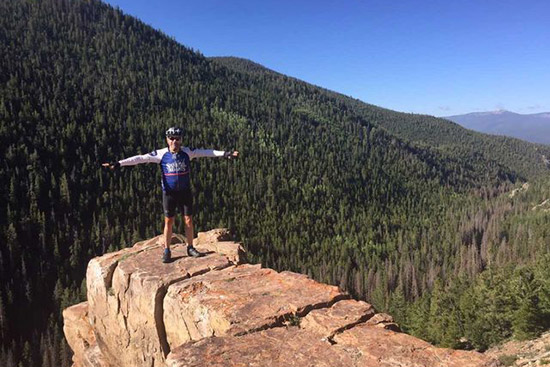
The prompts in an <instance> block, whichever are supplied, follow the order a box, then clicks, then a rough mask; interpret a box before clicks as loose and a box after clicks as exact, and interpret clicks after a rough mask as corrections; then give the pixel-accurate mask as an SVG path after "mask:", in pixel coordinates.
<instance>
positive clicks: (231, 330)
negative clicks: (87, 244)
mask: <svg viewBox="0 0 550 367" xmlns="http://www.w3.org/2000/svg"><path fill="white" fill-rule="evenodd" d="M228 239H229V237H228V233H227V231H225V230H213V231H210V232H206V233H199V235H198V238H197V239H196V240H195V247H197V249H198V250H199V251H201V252H202V253H204V256H203V257H200V258H190V257H188V256H187V255H186V251H185V250H186V247H185V246H184V245H183V244H182V243H181V238H180V237H179V236H174V237H173V239H172V257H173V261H172V262H171V263H169V264H163V263H161V260H160V258H161V254H162V246H161V245H159V238H158V237H157V238H153V239H151V240H148V241H143V242H140V243H137V244H136V245H134V246H133V247H131V248H127V249H124V250H121V251H118V252H115V253H110V254H106V255H103V256H101V257H97V258H95V259H92V260H91V261H90V263H89V264H88V271H87V274H86V278H87V279H86V281H87V287H88V289H87V291H88V301H87V302H84V303H81V304H78V305H75V306H72V307H69V308H68V309H66V310H65V311H64V313H63V316H64V320H65V325H64V332H65V335H66V338H67V341H68V342H69V345H70V346H71V348H72V349H73V351H74V357H73V361H74V364H73V367H142V366H143V367H151V366H153V367H176V366H177V367H184V366H251V365H253V366H296V367H300V366H327V367H328V366H330V367H338V366H346V367H347V366H403V367H404V366H423V367H427V366H434V367H436V366H437V367H443V366H449V367H451V366H452V367H455V366H456V367H468V366H480V367H481V366H486V367H489V366H496V365H497V363H496V362H495V361H494V360H491V359H489V358H488V357H485V356H483V355H481V354H479V353H475V352H464V351H454V350H449V349H442V348H435V347H433V346H431V345H430V344H428V343H426V342H424V341H421V340H419V339H416V338H414V337H411V336H409V335H407V334H404V333H401V332H399V327H398V326H397V325H396V324H395V323H394V322H393V320H392V319H391V317H390V316H389V315H385V314H377V313H376V312H375V310H374V308H373V307H372V306H371V305H369V304H368V303H365V302H360V301H354V300H352V299H350V297H349V296H348V295H347V294H346V293H344V292H341V291H340V290H339V289H338V288H337V287H334V286H329V285H326V284H321V283H318V282H315V281H313V280H311V279H309V278H307V277H306V276H304V275H300V274H296V273H291V272H281V273H278V272H276V271H274V270H272V269H265V268H262V267H261V266H260V265H249V264H246V263H245V258H244V251H243V249H242V247H241V246H240V245H239V244H238V243H235V242H232V241H228Z"/></svg>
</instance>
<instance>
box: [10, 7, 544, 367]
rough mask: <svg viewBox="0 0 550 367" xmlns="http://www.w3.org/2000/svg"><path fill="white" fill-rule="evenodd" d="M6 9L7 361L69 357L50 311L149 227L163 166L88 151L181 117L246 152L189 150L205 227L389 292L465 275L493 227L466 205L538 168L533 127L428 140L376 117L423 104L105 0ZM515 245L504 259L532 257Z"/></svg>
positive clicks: (196, 139) (154, 137)
mask: <svg viewBox="0 0 550 367" xmlns="http://www.w3.org/2000/svg"><path fill="white" fill-rule="evenodd" d="M0 12H1V14H2V17H0V35H1V37H2V40H3V52H2V53H1V54H0V57H1V59H0V63H1V66H2V68H1V71H0V155H1V156H2V157H3V158H4V159H3V161H2V164H1V165H0V179H1V182H2V186H1V187H0V243H1V247H0V280H1V281H0V364H2V365H5V366H8V367H11V366H15V365H17V363H18V362H21V363H22V364H23V365H24V366H58V365H61V366H64V365H67V363H68V359H67V350H66V344H65V343H64V341H62V338H61V337H60V335H61V334H60V324H59V321H60V311H61V310H62V309H63V308H64V307H66V306H67V305H69V304H73V303H75V302H77V301H78V300H80V299H81V298H82V289H83V287H82V282H83V280H84V271H85V267H86V264H87V262H88V261H89V260H90V258H92V257H93V256H95V255H98V254H102V253H105V252H106V251H108V250H115V249H117V248H120V247H123V246H126V245H129V244H132V243H134V242H136V241H137V240H139V239H143V238H149V237H152V236H153V235H155V234H158V233H160V232H161V230H162V220H163V219H162V218H163V217H162V210H161V204H160V202H161V200H160V184H159V181H160V176H159V172H158V167H155V166H153V165H148V166H139V167H133V168H123V169H122V170H120V171H118V172H116V173H111V172H107V171H102V170H101V169H100V164H101V163H102V162H104V161H108V160H111V159H121V158H123V157H127V156H130V155H134V154H138V153H146V152H148V151H151V150H152V149H153V148H159V147H162V146H163V145H164V142H163V139H164V138H163V132H164V131H165V129H166V128H167V127H168V126H171V125H183V127H184V129H185V131H186V135H185V137H184V144H186V145H189V146H192V147H213V148H218V149H227V150H228V149H233V148H235V149H238V150H239V151H240V152H241V157H242V158H240V159H239V160H238V161H236V162H227V161H221V160H201V161H198V162H194V163H193V167H192V169H193V179H192V181H193V183H194V187H195V203H196V207H197V208H198V210H197V214H196V216H195V221H196V224H197V230H204V229H210V228H215V227H220V226H228V227H230V228H231V229H232V230H233V231H235V233H236V235H237V237H238V238H239V239H240V240H242V241H243V242H244V245H245V246H246V247H247V249H248V251H249V253H250V255H251V257H252V259H251V260H252V261H259V262H262V263H264V265H267V266H270V267H275V268H276V269H278V270H282V269H290V270H295V271H300V272H302V273H306V274H309V275H311V276H312V277H314V278H315V279H317V280H320V281H323V282H330V283H332V284H337V285H340V286H342V287H343V288H344V289H346V290H348V291H349V292H351V293H352V294H353V295H355V296H357V297H361V298H367V299H369V300H370V301H371V302H374V303H375V305H376V306H377V307H378V308H379V309H381V310H382V309H387V308H391V307H393V306H392V305H395V304H397V301H395V302H394V301H393V300H394V299H395V298H396V297H395V296H394V295H395V294H400V295H401V297H402V301H403V304H406V305H410V304H411V303H412V302H414V301H415V300H416V301H417V300H420V299H422V300H426V299H429V297H430V294H431V289H433V287H434V285H435V284H436V281H437V280H438V281H439V282H441V284H443V285H445V284H447V283H448V281H449V279H451V278H455V275H456V274H466V277H467V279H468V280H470V281H471V280H473V279H474V278H475V277H476V276H477V274H478V273H479V272H481V271H482V270H484V269H485V268H486V267H487V266H489V265H490V264H489V258H490V256H488V253H487V252H486V250H487V249H488V248H491V249H494V251H496V253H498V248H499V246H500V242H498V243H491V245H490V246H489V245H487V246H485V245H484V246H481V244H482V238H483V236H482V234H480V233H483V231H484V230H485V229H484V228H485V227H483V225H486V223H485V222H480V223H481V224H480V226H478V225H477V222H475V225H474V223H473V222H472V221H473V218H472V217H471V215H472V213H476V211H477V210H478V209H477V208H478V207H479V206H480V205H482V204H483V205H489V204H487V203H490V202H491V201H490V198H491V197H495V196H496V195H497V194H498V193H499V192H502V191H503V190H506V189H508V188H510V187H511V185H512V184H513V183H514V182H516V181H517V180H519V179H520V178H524V177H529V178H531V177H535V176H540V175H542V174H544V173H545V168H544V167H543V166H541V165H540V164H539V163H538V162H539V160H540V157H539V156H537V155H536V154H533V155H530V154H527V153H525V152H526V151H529V149H535V148H534V146H533V145H527V146H523V145H521V146H520V147H519V148H518V147H516V146H515V145H510V146H509V148H506V146H504V147H502V148H501V149H504V151H505V152H506V154H507V155H506V156H504V155H503V156H502V157H501V158H497V157H494V156H489V155H488V154H489V153H488V152H487V151H486V149H487V146H486V145H487V144H489V143H491V144H497V143H496V142H497V141H499V140H495V141H494V143H493V141H492V140H490V139H492V138H491V137H485V136H484V139H488V140H482V141H478V140H475V139H474V140H472V141H473V142H474V143H472V144H470V145H471V146H470V145H468V147H469V148H468V149H470V150H462V151H458V152H455V150H454V148H453V149H450V148H449V149H446V148H445V149H444V148H442V147H445V146H447V144H448V143H446V142H445V141H441V142H439V141H438V140H437V139H436V138H435V137H432V139H434V143H433V144H428V143H427V140H422V139H424V138H422V139H420V138H419V139H413V138H412V137H411V136H409V135H407V134H405V133H401V132H400V131H397V132H392V131H391V129H389V128H388V124H387V122H388V121H392V118H393V117H392V116H394V115H397V116H399V118H403V119H404V121H405V122H407V121H408V122H410V123H409V124H408V126H415V123H414V121H416V120H417V119H423V118H424V117H419V116H414V115H411V116H408V115H403V114H397V113H394V112H391V111H387V110H384V109H380V108H378V107H374V106H370V105H366V104H363V103H361V102H359V101H356V100H353V99H350V98H347V97H344V96H341V95H339V94H337V93H334V92H330V91H327V90H325V89H322V88H318V87H315V86H312V85H309V84H307V83H304V82H301V81H299V80H296V79H294V78H289V77H286V76H284V75H281V74H277V73H273V72H264V71H263V68H261V67H259V66H254V67H252V66H249V67H247V70H244V71H243V70H236V69H235V68H234V67H233V66H232V65H228V64H227V63H226V62H225V63H224V62H222V61H220V60H209V59H206V58H205V57H203V56H202V55H200V54H199V53H197V52H194V51H192V50H190V49H188V48H185V47H184V46H182V45H180V44H178V43H177V42H175V41H174V40H172V39H170V38H168V37H166V36H165V35H163V34H161V33H160V32H158V31H155V30H153V29H151V28H150V27H148V26H146V25H144V24H143V23H142V22H140V21H139V20H137V19H135V18H132V17H129V16H126V15H124V14H123V13H122V12H121V11H119V10H115V9H113V8H111V7H109V6H107V5H105V4H103V3H101V2H99V1H95V0H92V1H80V0H75V1H69V0H44V1H30V0H28V1H25V0H20V1H0ZM407 116H408V118H410V120H408V119H407ZM428 119H430V118H428ZM438 121H439V120H438ZM438 126H439V125H438ZM413 130H414V129H413ZM461 131H462V130H461ZM464 131H465V130H464ZM420 135H421V136H424V135H423V134H420ZM480 136H481V135H480ZM474 137H475V136H474ZM472 139H473V138H472ZM495 139H496V138H495ZM484 143H485V144H484ZM449 144H450V143H449ZM478 148H479V149H480V150H479V151H478V150H476V149H478ZM537 149H539V148H538V147H537ZM540 149H542V148H540ZM468 152H470V153H471V154H470V153H468ZM539 152H542V150H539ZM544 154H547V152H544ZM549 155H550V154H549ZM518 156H522V159H523V160H525V161H523V160H519V159H516V158H517V157H518ZM505 157H510V158H509V159H508V158H506V159H505ZM526 166H527V167H528V168H529V167H530V168H529V169H528V168H526ZM539 223H542V222H539ZM537 225H538V224H537ZM178 226H179V227H178V228H179V231H183V228H182V227H181V223H179V224H178ZM497 237H498V236H497ZM529 241H531V237H529V238H528V241H527V243H525V244H522V246H527V247H529V246H531V242H529ZM507 246H509V247H511V248H514V246H516V244H515V243H514V242H513V241H509V242H508V243H507ZM533 246H534V245H533ZM510 251H512V250H510ZM510 253H512V254H514V255H513V256H509V257H506V258H505V259H508V260H506V261H505V260H503V261H502V264H504V263H509V262H510V261H514V262H517V261H520V262H521V261H525V262H528V261H531V257H530V256H528V254H525V253H524V252H523V251H516V252H513V251H512V252H510ZM517 257H521V259H518V258H517ZM510 259H511V260H510ZM499 264H501V263H500V262H499ZM159 265H160V260H159ZM397 292H401V293H397ZM422 297H424V298H422ZM392 302H393V303H392ZM428 322H429V321H428ZM438 322H439V321H437V320H434V322H433V327H434V328H437V326H438ZM411 325H413V324H412V323H411ZM410 330H413V331H414V330H415V329H414V327H411V328H410ZM430 338H431V339H432V340H433V341H434V342H442V339H441V338H439V337H438V336H437V335H434V336H433V337H432V336H430ZM453 338H454V335H453ZM451 339H452V338H451ZM452 340H454V339H452Z"/></svg>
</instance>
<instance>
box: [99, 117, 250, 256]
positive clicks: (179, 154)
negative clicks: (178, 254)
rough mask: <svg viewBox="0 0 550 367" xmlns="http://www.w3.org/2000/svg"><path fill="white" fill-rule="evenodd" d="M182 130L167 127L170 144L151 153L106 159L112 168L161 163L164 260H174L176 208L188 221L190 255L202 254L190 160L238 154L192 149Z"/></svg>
mask: <svg viewBox="0 0 550 367" xmlns="http://www.w3.org/2000/svg"><path fill="white" fill-rule="evenodd" d="M182 137H183V130H182V129H181V128H179V127H171V128H169V129H168V130H166V142H167V143H168V147H167V148H164V149H158V150H153V151H152V152H151V153H148V154H143V155H136V156H133V157H130V158H126V159H123V160H121V161H118V162H110V163H103V167H108V168H110V169H112V170H114V169H117V168H119V167H121V166H135V165H137V164H141V163H158V164H160V166H161V169H162V205H163V207H164V216H165V218H164V253H163V256H162V262H164V263H168V262H170V260H171V256H172V255H171V252H170V239H171V238H172V226H173V225H174V219H175V215H176V208H178V209H179V211H180V212H181V214H183V219H184V223H185V237H186V240H187V255H189V256H193V257H199V256H201V253H200V252H198V251H197V250H196V249H195V248H194V247H193V237H194V233H193V231H194V230H193V217H192V215H193V195H192V193H191V182H190V179H189V174H190V169H191V166H190V161H191V160H192V159H194V158H200V157H224V158H227V159H231V158H236V157H237V156H238V155H239V152H237V151H229V152H224V151H220V150H212V149H190V148H188V147H182V146H181V144H182Z"/></svg>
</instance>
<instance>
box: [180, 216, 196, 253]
mask: <svg viewBox="0 0 550 367" xmlns="http://www.w3.org/2000/svg"><path fill="white" fill-rule="evenodd" d="M183 221H184V222H185V239H186V240H187V245H188V246H193V238H194V237H195V233H194V228H193V217H192V216H191V215H184V216H183Z"/></svg>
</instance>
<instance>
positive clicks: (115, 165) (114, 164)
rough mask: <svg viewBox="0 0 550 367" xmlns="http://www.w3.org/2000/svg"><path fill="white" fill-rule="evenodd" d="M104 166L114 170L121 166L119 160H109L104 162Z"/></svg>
mask: <svg viewBox="0 0 550 367" xmlns="http://www.w3.org/2000/svg"><path fill="white" fill-rule="evenodd" d="M102 166H103V167H105V168H109V169H110V170H113V171H114V170H115V169H117V168H119V167H120V163H118V162H109V163H103V164H102Z"/></svg>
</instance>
